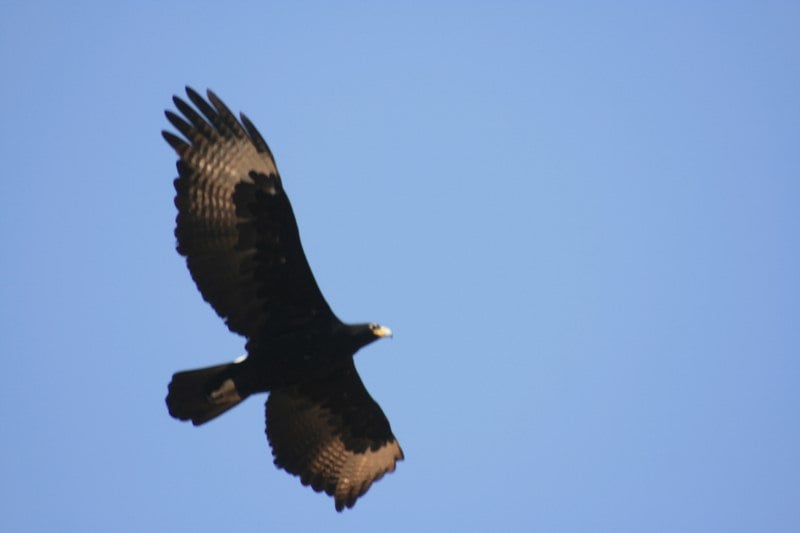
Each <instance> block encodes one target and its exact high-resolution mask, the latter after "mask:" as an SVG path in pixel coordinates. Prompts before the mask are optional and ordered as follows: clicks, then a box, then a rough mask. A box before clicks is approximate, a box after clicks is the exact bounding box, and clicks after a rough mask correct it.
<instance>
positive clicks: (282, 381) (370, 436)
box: [163, 88, 403, 511]
mask: <svg viewBox="0 0 800 533" xmlns="http://www.w3.org/2000/svg"><path fill="white" fill-rule="evenodd" d="M186 94H187V95H188V97H189V100H191V102H192V103H193V104H194V105H195V107H196V108H197V110H198V111H199V112H198V111H196V110H195V109H194V108H193V107H191V106H190V105H189V104H187V103H186V102H184V101H183V100H181V99H180V98H178V97H174V98H173V101H174V102H175V106H176V107H177V108H178V110H179V111H180V113H181V114H182V115H183V116H182V117H181V116H179V115H177V114H175V113H172V112H171V111H167V112H166V116H167V119H168V120H169V121H170V122H171V123H172V125H173V126H174V127H175V128H176V129H177V130H178V131H179V132H180V133H181V135H183V138H181V137H178V136H177V135H174V134H172V133H170V132H167V131H164V132H163V135H164V139H166V141H167V142H168V143H169V144H170V146H172V148H174V149H175V151H176V152H177V154H178V156H179V159H178V164H177V166H178V178H177V179H176V180H175V190H176V191H177V194H176V196H175V205H176V206H177V208H178V216H177V220H176V223H177V227H176V228H175V236H176V237H177V240H178V247H177V248H178V252H179V253H180V254H181V255H183V256H185V257H186V263H187V265H188V267H189V271H190V272H191V274H192V278H193V279H194V281H195V283H196V284H197V288H198V289H199V290H200V293H201V294H202V295H203V298H204V299H205V300H206V301H207V302H208V303H210V304H211V306H212V307H213V308H214V310H215V311H216V312H217V314H219V316H221V317H222V318H223V319H224V320H225V323H226V324H227V325H228V327H229V328H230V330H231V331H233V332H235V333H238V334H240V335H243V336H244V337H246V338H247V357H246V358H244V359H243V360H237V361H235V362H233V363H228V364H222V365H219V366H213V367H209V368H203V369H199V370H189V371H184V372H178V373H176V374H175V375H174V376H173V377H172V382H171V383H170V384H169V394H168V395H167V406H168V408H169V412H170V414H171V415H172V416H174V417H175V418H178V419H180V420H191V421H192V423H193V424H194V425H200V424H204V423H205V422H208V421H209V420H211V419H213V418H215V417H217V416H219V415H220V414H222V413H224V412H225V411H227V410H228V409H230V408H232V407H234V406H236V405H237V404H238V403H239V402H241V401H242V400H244V399H245V398H247V397H248V396H249V395H251V394H254V393H258V392H269V393H270V395H269V398H268V399H267V402H266V422H267V438H268V440H269V443H270V445H271V446H272V454H273V456H274V459H275V464H276V465H277V466H278V467H280V468H283V469H284V470H286V471H287V472H289V473H291V474H294V475H297V476H300V480H301V481H302V483H303V484H304V485H310V486H311V487H313V488H314V490H316V491H322V490H324V491H325V492H326V493H328V494H329V495H331V496H333V497H334V499H335V502H336V510H337V511H341V510H342V509H343V508H344V507H352V506H353V505H354V504H355V502H356V500H357V499H358V498H359V497H360V496H361V495H363V494H364V493H365V492H366V491H367V489H369V487H370V485H371V484H372V483H373V482H374V481H376V480H378V479H380V478H381V477H382V476H383V475H384V474H386V473H387V472H392V471H393V470H394V469H395V465H396V462H397V461H399V460H402V459H403V451H402V450H401V449H400V446H399V445H398V443H397V440H396V439H395V437H394V435H393V434H392V430H391V427H390V426H389V421H388V420H387V419H386V416H385V415H384V414H383V411H381V408H380V407H379V406H378V404H377V403H375V401H374V400H373V399H372V397H370V395H369V393H368V392H367V390H366V388H365V387H364V384H363V383H362V382H361V378H359V376H358V372H357V371H356V368H355V365H354V364H353V355H354V354H355V353H356V352H357V351H358V350H359V349H360V348H361V347H363V346H365V345H367V344H369V343H370V342H372V341H374V340H376V339H378V338H380V337H383V336H386V335H390V334H391V332H390V331H389V330H388V328H385V327H382V326H378V325H377V324H361V325H347V324H343V323H342V322H341V321H339V319H338V318H336V316H335V315H334V314H333V312H332V311H331V309H330V307H329V306H328V304H327V302H326V301H325V298H324V297H323V296H322V293H321V292H320V290H319V287H318V286H317V283H316V281H315V280H314V276H313V274H312V273H311V268H310V267H309V265H308V262H307V261H306V257H305V253H304V252H303V248H302V246H301V244H300V236H299V233H298V230H297V223H296V221H295V218H294V213H293V212H292V207H291V205H290V204H289V199H288V197H287V196H286V194H285V192H284V190H283V185H282V183H281V178H280V175H279V174H278V169H277V167H276V166H275V161H274V159H273V157H272V153H271V152H270V149H269V147H268V146H267V143H266V142H264V139H263V138H262V137H261V135H260V134H259V133H258V131H257V130H256V128H255V126H253V124H252V123H251V122H250V121H249V120H248V119H247V117H245V116H244V115H240V117H241V121H239V120H237V119H236V117H235V116H234V115H233V113H231V112H230V110H229V109H228V108H227V107H226V106H225V104H223V103H222V101H221V100H220V99H219V98H217V96H216V95H215V94H214V93H212V92H211V91H208V93H207V94H208V101H206V100H204V99H203V98H202V97H201V96H200V95H199V94H197V93H196V92H195V91H193V90H192V89H190V88H187V89H186Z"/></svg>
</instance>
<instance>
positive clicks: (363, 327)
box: [348, 322, 392, 349]
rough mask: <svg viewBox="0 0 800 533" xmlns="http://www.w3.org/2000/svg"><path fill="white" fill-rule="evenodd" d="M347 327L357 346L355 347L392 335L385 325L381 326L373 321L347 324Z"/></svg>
mask: <svg viewBox="0 0 800 533" xmlns="http://www.w3.org/2000/svg"><path fill="white" fill-rule="evenodd" d="M348 329H349V330H350V335H352V338H353V340H354V341H355V344H356V346H357V348H356V349H358V348H361V347H363V346H366V345H367V344H369V343H371V342H374V341H376V340H378V339H380V338H383V337H391V336H392V330H390V329H389V328H387V327H386V326H381V325H380V324H376V323H374V322H372V323H370V324H358V325H355V326H349V328H348Z"/></svg>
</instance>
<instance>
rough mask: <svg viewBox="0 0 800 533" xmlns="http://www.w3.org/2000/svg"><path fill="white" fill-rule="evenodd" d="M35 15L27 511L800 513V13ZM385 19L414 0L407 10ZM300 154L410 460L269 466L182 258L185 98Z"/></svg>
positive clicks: (16, 128) (4, 454)
mask: <svg viewBox="0 0 800 533" xmlns="http://www.w3.org/2000/svg"><path fill="white" fill-rule="evenodd" d="M113 4H116V5H112V3H111V2H49V3H43V2H21V1H20V2H4V3H3V7H2V14H0V70H1V71H2V75H1V76H0V77H2V83H0V98H1V100H0V101H2V103H3V111H2V117H0V160H1V161H2V163H3V167H4V170H3V175H2V176H1V177H0V198H1V199H2V209H0V245H2V253H0V280H2V281H0V356H2V364H3V371H2V378H0V381H1V384H0V422H2V428H1V429H0V479H1V480H2V482H0V530H2V531H9V532H11V531H60V532H63V531H68V532H72V531H76V532H77V531H80V532H84V531H115V532H125V531H131V532H140V531H217V532H218V531H292V530H296V531H323V530H324V531H330V532H333V531H348V532H352V531H404V532H408V531H542V532H598V531H608V532H643V531H645V532H708V531H725V532H740V531H741V532H754V531H769V532H773V533H778V532H796V531H798V530H800V504H798V502H800V416H798V408H799V407H800V386H799V385H800V231H799V230H800V214H798V213H799V212H800V211H799V210H798V206H799V205H800V31H798V28H800V4H798V3H797V2H788V1H787V2H771V1H767V2H761V1H759V2H755V1H753V2H694V1H693V2H585V3H583V2H544V3H534V2H482V3H478V2H407V3H405V5H404V7H398V6H393V7H387V6H386V5H381V6H378V5H377V4H378V3H377V2H336V3H328V2H319V3H317V2H292V3H284V2H281V3H273V2H251V3H239V2H228V3H220V2H191V3H190V2H171V3H168V2H160V1H159V2H156V1H144V2H135V3H134V2H130V3H127V5H126V4H122V3H113ZM386 4H388V3H386ZM187 84H189V85H192V86H193V87H195V88H197V89H200V90H204V89H205V88H206V87H211V88H213V89H214V90H215V91H216V92H217V93H218V94H219V95H220V96H221V97H222V98H223V99H224V100H225V101H226V102H227V103H228V105H229V106H230V107H231V108H232V109H234V110H237V111H238V110H241V111H245V112H246V113H247V114H248V116H249V117H250V118H251V119H252V120H253V121H254V122H255V124H256V125H257V127H258V128H259V129H260V130H261V132H262V133H263V134H264V136H265V137H266V139H267V141H268V142H269V143H270V145H271V147H272V149H273V152H274V153H275V155H276V158H277V161H278V166H279V168H280V170H281V173H282V175H283V179H284V183H285V187H286V189H287V191H288V193H289V195H290V198H291V199H292V201H293V204H294V208H295V212H296V214H297V218H298V220H299V224H300V231H301V235H302V238H303V243H304V246H305V249H306V253H307V255H308V257H309V260H310V262H311V265H312V268H313V270H314V272H315V274H316V277H317V280H318V281H319V283H320V285H321V287H322V290H323V292H324V294H325V295H326V297H327V299H328V301H329V302H330V303H331V305H332V307H333V308H334V310H335V311H336V312H337V314H338V315H339V316H340V317H341V318H342V319H344V320H347V321H352V322H356V321H358V322H360V321H378V322H381V323H384V324H386V325H389V326H390V327H392V329H393V330H394V332H395V338H394V339H393V340H391V341H382V342H379V343H376V344H374V345H371V346H370V347H369V348H367V349H365V350H363V351H362V352H360V353H359V354H358V356H357V358H356V361H357V366H358V369H359V371H360V373H361V374H362V377H363V379H364V381H365V383H366V384H367V387H368V388H369V390H370V392H371V393H372V395H373V396H374V397H375V398H376V400H377V401H378V402H379V403H380V405H381V406H382V407H383V409H384V411H385V412H386V414H387V416H388V417H389V419H390V421H391V423H392V427H393V429H394V432H395V433H396V435H397V437H398V439H399V440H400V442H401V444H402V446H403V448H404V450H405V453H406V460H405V461H404V462H403V463H400V464H399V465H398V469H397V471H396V472H395V473H394V474H391V475H389V476H387V477H386V478H384V479H383V480H381V481H379V482H378V483H377V484H375V485H374V486H373V487H372V489H371V490H370V492H369V493H368V494H367V495H366V496H365V497H364V498H363V499H361V500H360V501H359V502H358V504H357V505H356V507H355V509H353V510H351V511H348V512H345V513H343V514H341V515H338V514H337V513H335V512H334V509H333V502H332V500H331V499H329V498H328V497H326V496H322V495H319V494H315V493H314V492H312V491H311V490H310V489H307V488H304V487H301V485H300V483H299V481H298V480H297V479H296V478H292V477H290V476H289V475H288V474H286V473H284V472H282V471H278V470H277V469H276V468H275V467H274V466H273V464H272V459H271V455H270V452H269V450H268V447H267V443H266V439H265V436H264V425H263V400H264V397H255V398H251V399H249V400H248V401H247V402H246V403H245V404H243V405H242V406H240V407H238V408H236V409H235V410H234V411H232V412H230V413H228V414H226V415H225V416H224V417H222V418H220V419H218V420H216V421H214V422H213V423H211V424H208V425H207V426H204V427H202V428H194V427H191V426H190V425H187V424H185V423H180V422H178V421H176V420H173V419H171V418H170V417H169V415H168V414H167V410H166V407H165V405H164V396H165V394H166V386H167V383H168V381H169V379H170V376H171V374H172V373H173V372H174V371H176V370H180V369H187V368H193V367H198V366H204V365H209V364H213V363H218V362H223V361H227V360H231V359H233V358H235V357H236V356H238V355H240V354H242V352H243V340H242V339H241V338H239V337H237V336H236V335H234V334H232V333H230V332H229V331H228V330H227V328H226V327H225V326H224V324H223V322H222V321H221V320H220V319H219V318H218V317H217V316H216V315H215V314H214V312H213V311H212V310H211V308H210V307H209V306H208V305H206V304H205V303H204V302H203V301H202V299H201V297H200V296H199V294H198V292H197V290H196V289H195V287H194V285H193V283H192V281H191V278H190V276H189V274H188V271H187V270H186V267H185V265H184V261H183V260H182V259H181V258H180V257H179V256H178V254H177V253H176V252H175V250H174V244H175V242H174V237H173V233H172V232H173V226H174V217H175V208H174V207H173V203H172V197H173V187H172V180H173V178H174V176H175V175H176V171H175V164H174V163H175V156H174V154H173V153H172V151H171V149H170V148H169V147H168V146H167V144H166V143H165V142H164V141H163V140H162V138H161V135H160V130H162V129H164V128H166V127H167V126H168V124H167V121H166V120H165V118H164V116H163V110H164V109H165V108H168V107H171V105H172V104H171V101H170V98H171V96H172V95H173V94H176V93H181V92H182V91H183V87H184V85H187Z"/></svg>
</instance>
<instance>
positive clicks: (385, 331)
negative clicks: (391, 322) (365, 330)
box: [372, 326, 392, 337]
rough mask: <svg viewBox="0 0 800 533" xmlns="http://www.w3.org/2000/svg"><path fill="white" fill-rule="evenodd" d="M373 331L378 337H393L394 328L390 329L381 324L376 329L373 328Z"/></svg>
mask: <svg viewBox="0 0 800 533" xmlns="http://www.w3.org/2000/svg"><path fill="white" fill-rule="evenodd" d="M372 333H374V334H375V336H376V337H391V336H392V330H390V329H389V328H387V327H386V326H380V327H378V328H376V329H373V330H372Z"/></svg>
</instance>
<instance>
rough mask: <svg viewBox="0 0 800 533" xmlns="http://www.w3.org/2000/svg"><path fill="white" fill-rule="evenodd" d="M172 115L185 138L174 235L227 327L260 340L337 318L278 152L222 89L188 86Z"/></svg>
mask: <svg viewBox="0 0 800 533" xmlns="http://www.w3.org/2000/svg"><path fill="white" fill-rule="evenodd" d="M186 93H187V95H188V97H189V100H191V102H192V103H193V104H194V105H195V106H196V108H197V110H199V112H198V111H197V110H195V109H194V108H193V107H192V106H190V105H189V104H187V103H186V102H184V101H183V100H181V99H180V98H178V97H175V98H173V101H174V103H175V106H176V107H177V108H178V110H179V111H180V112H181V114H182V115H183V116H182V117H181V116H179V115H177V114H175V113H172V112H171V111H167V112H166V115H167V118H168V119H169V121H170V122H171V123H172V125H173V126H174V127H175V128H176V129H177V130H178V131H179V132H180V133H181V134H182V135H183V137H184V138H185V139H184V138H181V137H179V136H177V135H174V134H172V133H170V132H167V131H165V132H163V135H164V138H165V139H166V140H167V142H168V143H169V144H170V145H171V146H172V147H173V148H174V149H175V151H176V152H177V154H178V156H179V160H178V164H177V166H178V178H177V179H176V180H175V190H176V196H175V205H176V206H177V208H178V216H177V219H176V228H175V236H176V237H177V240H178V252H180V253H181V254H182V255H184V256H186V262H187V265H188V267H189V270H190V272H191V274H192V278H193V279H194V281H195V283H196V284H197V287H198V289H199V290H200V292H201V294H202V295H203V298H204V299H205V300H206V301H208V302H209V303H210V304H211V305H212V307H213V308H214V310H215V311H216V312H217V313H218V314H219V315H220V316H221V317H222V318H224V319H225V321H226V323H227V324H228V327H229V328H230V329H231V330H232V331H234V332H236V333H239V334H241V335H244V336H246V337H248V338H251V339H253V338H254V337H257V336H259V335H269V334H270V332H277V331H281V330H284V329H286V328H287V327H291V326H292V325H296V324H301V323H304V322H306V321H308V320H311V319H314V318H318V317H320V316H324V315H328V316H330V317H332V316H333V314H332V313H331V311H330V308H329V307H328V304H327V303H326V302H325V299H324V298H323V296H322V293H321V292H320V290H319V288H318V286H317V283H316V281H315V280H314V276H313V274H312V273H311V269H310V267H309V266H308V261H307V260H306V257H305V254H304V252H303V248H302V245H301V243H300V236H299V233H298V230H297V223H296V221H295V217H294V213H293V212H292V207H291V205H290V203H289V199H288V197H287V196H286V194H285V193H284V191H283V186H282V184H281V179H280V176H279V174H278V169H277V167H276V166H275V161H274V160H273V157H272V153H271V152H270V150H269V147H268V146H267V144H266V142H265V141H264V139H263V138H262V137H261V135H260V134H259V133H258V131H257V130H256V128H255V127H254V126H253V125H252V123H251V122H250V121H249V120H248V119H247V118H246V117H245V116H244V115H242V116H241V121H239V120H237V119H236V117H235V116H234V115H233V113H231V111H230V110H229V109H228V108H227V107H226V106H225V104H224V103H222V101H221V100H220V99H219V98H217V96H216V95H214V93H212V92H211V91H208V101H206V100H204V99H203V98H202V97H201V96H200V95H199V94H197V93H196V92H195V91H193V90H192V89H190V88H188V87H187V89H186Z"/></svg>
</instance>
